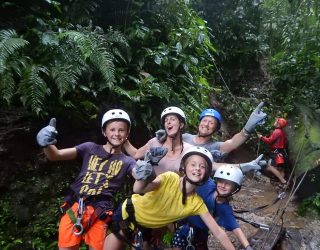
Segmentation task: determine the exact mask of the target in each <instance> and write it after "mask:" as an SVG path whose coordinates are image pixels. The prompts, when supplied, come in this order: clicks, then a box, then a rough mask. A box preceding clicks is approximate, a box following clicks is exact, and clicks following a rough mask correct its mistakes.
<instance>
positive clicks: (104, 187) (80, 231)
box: [37, 109, 135, 250]
mask: <svg viewBox="0 0 320 250" xmlns="http://www.w3.org/2000/svg"><path fill="white" fill-rule="evenodd" d="M130 125H131V121H130V118H129V115H128V114H127V113H126V112H125V111H123V110H121V109H112V110H109V111H107V112H106V113H105V114H104V116H103V118H102V122H101V129H102V134H103V136H104V137H105V139H106V143H105V144H104V145H98V144H96V143H94V142H85V143H82V144H79V145H76V146H74V147H72V148H64V149H58V148H57V147H56V146H55V144H56V143H57V139H56V138H57V134H58V132H57V130H56V119H55V118H52V119H51V121H50V124H49V125H48V126H46V127H44V128H43V129H41V130H40V132H39V133H38V134H37V142H38V144H39V145H40V146H41V147H42V148H43V151H44V153H45V155H46V156H47V158H48V159H49V160H52V161H60V160H73V159H76V158H81V159H82V166H81V170H80V173H79V175H78V177H77V178H76V179H75V181H74V182H73V184H72V185H71V187H70V194H69V195H68V196H66V197H65V203H64V204H63V206H61V212H62V213H63V215H62V217H61V220H60V224H59V240H58V246H59V249H63V250H68V249H70V250H71V249H72V250H75V249H79V248H80V245H81V242H82V240H84V241H85V243H86V244H87V245H88V246H89V249H95V250H102V249H103V244H104V239H105V235H106V231H107V228H108V222H110V219H111V217H110V214H111V213H112V211H113V209H114V199H113V198H114V195H115V193H116V192H117V191H118V190H119V189H120V187H121V186H122V185H123V184H124V183H125V180H126V177H127V176H128V175H131V171H132V169H133V167H134V166H135V160H134V159H133V158H131V157H129V156H127V155H125V154H123V153H122V151H121V146H122V144H123V143H124V142H125V141H126V139H127V137H128V136H129V132H130Z"/></svg>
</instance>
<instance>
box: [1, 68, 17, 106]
mask: <svg viewBox="0 0 320 250" xmlns="http://www.w3.org/2000/svg"><path fill="white" fill-rule="evenodd" d="M15 90H16V83H15V81H14V79H13V75H12V74H11V72H7V73H6V74H3V75H2V76H1V77H0V97H1V98H2V99H4V100H6V102H7V103H8V104H10V103H11V99H12V97H13V95H14V94H15Z"/></svg>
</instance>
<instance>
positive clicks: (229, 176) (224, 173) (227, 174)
mask: <svg viewBox="0 0 320 250" xmlns="http://www.w3.org/2000/svg"><path fill="white" fill-rule="evenodd" d="M213 178H214V179H223V180H228V181H231V182H233V183H235V184H236V185H237V187H238V188H240V187H241V184H242V181H243V173H242V171H241V169H240V168H239V167H236V166H231V165H222V166H221V167H219V168H218V169H217V170H216V172H215V173H214V176H213Z"/></svg>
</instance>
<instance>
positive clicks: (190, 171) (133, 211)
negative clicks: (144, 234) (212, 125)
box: [104, 146, 234, 250]
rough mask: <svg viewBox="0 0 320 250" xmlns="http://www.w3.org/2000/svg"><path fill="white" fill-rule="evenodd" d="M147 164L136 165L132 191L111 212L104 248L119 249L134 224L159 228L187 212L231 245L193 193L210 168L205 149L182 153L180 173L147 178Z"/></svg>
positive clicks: (229, 246)
mask: <svg viewBox="0 0 320 250" xmlns="http://www.w3.org/2000/svg"><path fill="white" fill-rule="evenodd" d="M156 167H157V166H155V168H156ZM148 168H153V166H151V165H149V164H148V162H145V164H138V165H137V166H136V169H135V170H134V172H135V173H137V175H135V178H136V182H135V183H134V192H135V193H136V194H133V195H132V196H131V198H129V199H127V200H126V201H125V202H124V203H123V204H122V206H121V207H120V208H119V209H118V210H117V211H116V212H115V214H114V216H113V222H114V224H113V228H112V233H111V234H109V235H108V236H107V238H106V241H105V248H104V249H105V250H110V249H112V250H117V249H122V248H123V246H124V243H125V242H130V241H131V237H132V234H133V230H134V229H136V228H138V229H140V230H141V229H143V228H160V227H163V226H165V225H167V224H169V223H172V222H174V221H177V220H180V219H183V218H185V217H187V216H190V215H198V216H199V218H201V220H202V221H203V222H204V223H205V225H207V226H208V228H209V229H210V231H211V232H212V233H213V235H214V236H215V237H216V238H217V239H218V240H219V241H220V242H221V244H222V245H223V247H224V248H225V249H234V247H233V245H232V243H231V242H230V240H229V238H228V237H227V235H226V233H225V232H224V230H222V229H221V228H220V227H219V226H218V225H217V223H216V221H215V220H214V219H213V217H212V216H211V214H210V213H209V211H208V209H207V207H206V205H205V204H204V202H203V200H202V199H201V198H200V197H199V196H198V195H197V194H196V193H195V189H196V187H197V186H198V185H202V184H203V183H205V182H206V181H207V179H208V178H209V176H210V174H211V171H212V155H211V153H210V152H209V151H208V150H206V149H205V148H202V147H198V146H195V147H191V148H190V149H189V150H187V151H186V152H185V153H184V155H183V157H182V160H181V166H180V169H181V171H182V172H183V173H184V174H183V176H182V177H180V176H179V175H178V174H177V173H174V172H170V171H169V172H166V173H162V174H160V175H158V176H157V177H156V178H155V179H153V180H150V178H149V177H150V175H152V174H151V172H152V171H147V170H148ZM139 173H141V174H139ZM140 193H143V194H144V195H140ZM124 225H127V227H124ZM130 225H134V228H132V226H130ZM120 226H121V227H120Z"/></svg>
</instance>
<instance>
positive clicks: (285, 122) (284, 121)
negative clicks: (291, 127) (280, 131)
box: [276, 118, 288, 128]
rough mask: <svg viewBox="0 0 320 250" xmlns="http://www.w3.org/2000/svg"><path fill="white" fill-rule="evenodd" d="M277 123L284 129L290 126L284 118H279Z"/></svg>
mask: <svg viewBox="0 0 320 250" xmlns="http://www.w3.org/2000/svg"><path fill="white" fill-rule="evenodd" d="M276 122H277V123H278V124H279V126H280V128H284V127H285V126H287V124H288V122H287V120H286V119H284V118H277V119H276Z"/></svg>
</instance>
